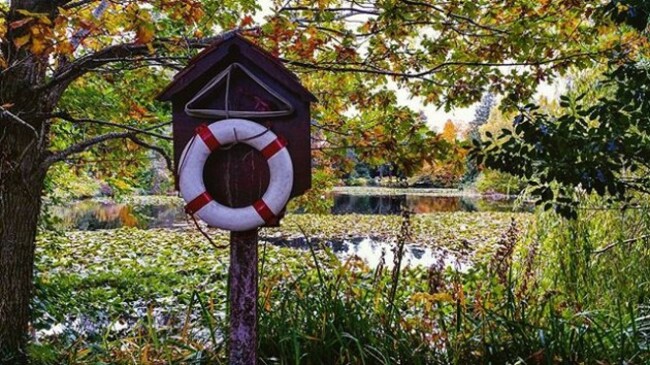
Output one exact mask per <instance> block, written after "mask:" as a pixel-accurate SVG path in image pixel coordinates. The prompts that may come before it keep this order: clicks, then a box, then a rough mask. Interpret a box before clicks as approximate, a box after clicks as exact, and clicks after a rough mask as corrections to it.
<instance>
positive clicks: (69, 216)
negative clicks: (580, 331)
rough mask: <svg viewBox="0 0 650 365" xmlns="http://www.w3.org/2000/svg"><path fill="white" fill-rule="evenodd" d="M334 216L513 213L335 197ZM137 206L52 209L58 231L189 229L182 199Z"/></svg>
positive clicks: (506, 204) (440, 202) (488, 203)
mask: <svg viewBox="0 0 650 365" xmlns="http://www.w3.org/2000/svg"><path fill="white" fill-rule="evenodd" d="M332 199H334V206H333V208H332V214H352V213H356V214H382V215H388V214H399V213H400V211H401V209H402V208H401V207H402V206H404V207H407V208H408V209H410V210H411V211H413V212H415V213H416V214H423V213H434V212H458V211H463V212H475V211H512V210H513V207H514V204H513V201H512V200H507V199H502V198H499V199H496V198H486V197H457V196H455V197H448V196H431V195H348V194H334V195H333V196H332ZM135 201H136V203H115V202H106V201H99V200H85V201H80V202H76V203H72V204H69V205H65V206H58V207H52V208H50V212H49V213H51V214H52V215H53V216H54V217H55V218H56V221H57V222H56V227H57V228H62V229H78V230H86V231H92V230H98V229H115V228H120V227H137V228H143V229H148V228H173V227H182V226H186V225H187V216H186V215H185V212H184V211H183V202H182V201H181V200H180V199H169V198H165V199H159V200H157V199H155V198H153V199H146V198H143V199H141V200H140V199H135Z"/></svg>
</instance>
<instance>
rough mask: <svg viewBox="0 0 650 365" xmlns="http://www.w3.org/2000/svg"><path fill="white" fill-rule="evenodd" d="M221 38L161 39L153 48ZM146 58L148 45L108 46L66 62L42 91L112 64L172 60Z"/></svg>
mask: <svg viewBox="0 0 650 365" xmlns="http://www.w3.org/2000/svg"><path fill="white" fill-rule="evenodd" d="M221 37H222V36H221V35H219V36H216V37H208V38H200V39H185V40H179V39H169V38H160V39H157V40H155V41H154V42H153V43H152V46H153V47H154V49H161V48H164V47H165V46H168V45H173V44H176V45H178V44H183V45H184V46H185V47H187V48H188V49H196V48H204V47H206V46H208V45H210V44H211V43H213V42H215V41H216V40H218V39H220V38H221ZM146 56H151V51H150V48H149V46H148V45H147V44H140V43H124V44H118V45H112V46H108V47H106V48H104V49H101V50H99V51H97V52H95V53H92V54H89V55H86V56H83V57H80V58H78V59H76V60H74V61H72V62H64V63H63V65H62V66H61V67H60V68H59V69H57V70H56V71H55V72H54V74H53V75H52V78H51V79H50V81H49V82H48V83H47V84H45V85H43V86H41V89H48V88H55V87H57V88H63V89H64V88H65V87H66V86H67V85H68V84H69V83H70V82H72V81H74V80H75V79H77V78H79V77H81V76H83V75H84V74H86V73H87V72H89V71H91V70H93V69H95V68H97V67H100V66H103V65H106V64H108V63H112V62H123V61H139V60H140V59H142V60H145V61H146V60H151V59H164V58H171V57H155V56H153V57H146ZM143 57H144V58H143Z"/></svg>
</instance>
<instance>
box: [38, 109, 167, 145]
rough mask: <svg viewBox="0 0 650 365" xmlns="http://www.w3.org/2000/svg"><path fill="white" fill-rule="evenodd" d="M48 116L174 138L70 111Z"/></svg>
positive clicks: (158, 136) (163, 137)
mask: <svg viewBox="0 0 650 365" xmlns="http://www.w3.org/2000/svg"><path fill="white" fill-rule="evenodd" d="M48 117H51V118H60V119H63V120H67V121H68V122H71V123H75V124H79V123H92V124H99V125H105V126H109V127H115V128H121V129H126V130H128V131H131V132H136V133H139V134H145V135H148V136H152V137H156V138H160V139H164V140H166V141H171V140H172V137H169V136H165V135H162V134H158V133H154V132H150V130H151V128H147V129H140V128H135V127H131V126H128V125H124V124H119V123H113V122H106V121H103V120H97V119H89V118H73V117H72V116H71V115H70V114H68V113H54V114H50V115H49V116H48ZM169 124H171V122H165V123H163V124H162V125H157V126H155V127H154V129H155V128H160V127H163V126H166V125H169Z"/></svg>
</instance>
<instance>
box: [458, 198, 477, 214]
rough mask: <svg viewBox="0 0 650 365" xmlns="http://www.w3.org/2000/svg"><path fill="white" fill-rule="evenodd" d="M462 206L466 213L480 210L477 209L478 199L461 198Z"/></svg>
mask: <svg viewBox="0 0 650 365" xmlns="http://www.w3.org/2000/svg"><path fill="white" fill-rule="evenodd" d="M460 205H461V206H462V207H463V209H462V210H463V211H464V212H478V211H479V209H478V208H477V207H476V199H472V198H468V197H462V198H460Z"/></svg>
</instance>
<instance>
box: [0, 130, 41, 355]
mask: <svg viewBox="0 0 650 365" xmlns="http://www.w3.org/2000/svg"><path fill="white" fill-rule="evenodd" d="M0 122H3V123H4V122H7V120H6V119H0ZM5 125H6V124H5ZM19 128H22V129H24V131H23V130H21V129H19ZM0 130H2V131H3V132H4V133H5V138H4V141H3V142H2V143H0V364H22V363H26V362H27V357H26V353H25V349H26V344H27V333H28V325H29V320H30V310H29V309H30V300H31V292H32V279H33V272H34V248H35V244H34V240H35V237H36V231H37V224H38V215H39V211H40V207H41V193H42V190H43V183H44V178H45V173H44V171H43V170H42V169H41V168H40V159H39V154H38V153H37V152H38V151H37V145H38V143H37V141H36V138H35V135H34V134H33V133H31V131H30V130H29V129H27V128H25V127H23V126H19V125H11V126H9V127H4V128H0Z"/></svg>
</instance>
